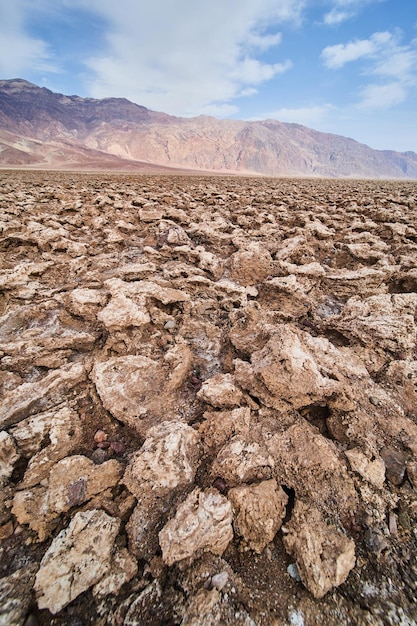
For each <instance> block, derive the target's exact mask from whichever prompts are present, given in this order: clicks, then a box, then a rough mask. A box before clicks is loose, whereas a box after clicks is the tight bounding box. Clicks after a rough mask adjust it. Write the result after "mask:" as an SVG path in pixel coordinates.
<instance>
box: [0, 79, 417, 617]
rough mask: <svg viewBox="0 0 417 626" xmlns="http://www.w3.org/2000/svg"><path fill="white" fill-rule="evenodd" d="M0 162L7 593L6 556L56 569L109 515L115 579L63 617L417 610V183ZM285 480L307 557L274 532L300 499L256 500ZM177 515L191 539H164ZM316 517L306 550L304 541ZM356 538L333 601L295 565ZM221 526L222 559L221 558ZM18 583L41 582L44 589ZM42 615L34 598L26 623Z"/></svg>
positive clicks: (13, 593) (328, 576) (104, 580)
mask: <svg viewBox="0 0 417 626" xmlns="http://www.w3.org/2000/svg"><path fill="white" fill-rule="evenodd" d="M0 82H1V81H0ZM19 84H20V83H19V81H17V82H15V81H13V89H17V90H19ZM42 93H43V92H42ZM45 94H46V95H47V92H45ZM45 94H44V95H45ZM71 106H77V105H76V103H74V102H72V105H71ZM106 106H113V107H114V106H115V107H116V108H117V109H118V111H120V107H122V108H123V107H126V106H127V105H126V103H123V102H117V103H116V102H113V101H111V99H110V101H109V102H108V103H107V104H106ZM39 110H42V111H45V109H44V108H43V107H40V108H39ZM138 112H139V113H140V115H141V116H143V119H142V120H141V125H142V126H143V125H144V126H146V127H148V126H149V124H148V123H147V122H146V119H147V116H149V112H146V110H142V108H140V107H139V109H138V108H137V107H136V108H135V111H134V113H135V114H137V113H138ZM112 115H113V113H112ZM152 115H153V114H152ZM111 119H113V117H112V118H111ZM148 121H149V119H148ZM109 123H110V124H112V123H113V122H109ZM151 126H152V124H151ZM181 132H182V131H181ZM6 139H7V138H6ZM6 139H5V138H4V137H3V139H2V141H6ZM194 140H195V141H197V140H196V139H193V141H194ZM8 141H10V137H9V138H8V139H7V141H6V144H7V142H8ZM31 141H32V140H31ZM6 144H5V145H6ZM7 145H8V144H7ZM31 145H32V144H31ZM42 145H43V144H42ZM96 147H97V146H96ZM37 149H38V150H40V144H39V145H38V148H37ZM170 150H172V146H170ZM5 153H6V154H7V153H8V149H7V148H6V149H5V150H4V151H3V152H1V155H5ZM44 156H45V158H47V155H46V153H45V155H44ZM73 156H74V158H76V157H75V155H73ZM255 156H256V159H258V160H259V159H260V158H262V154H261V152H259V151H258V152H257V154H256V155H255ZM77 158H78V157H77ZM245 158H248V156H247V157H245ZM410 158H411V157H410ZM130 166H131V165H130ZM130 166H129V167H130ZM45 167H47V164H45ZM95 167H96V165H95V166H94V168H95ZM143 167H145V166H143ZM68 168H70V169H71V168H72V162H70V161H69V162H68V163H67V169H68ZM0 178H1V181H2V194H1V197H0V208H1V211H0V213H1V218H0V233H1V237H0V262H1V264H2V277H1V279H0V286H2V289H1V293H0V335H1V340H0V393H1V394H2V402H1V409H0V432H1V433H2V434H1V439H0V441H2V442H3V444H4V445H6V448H7V450H9V448H8V446H9V444H10V442H12V443H13V446H12V448H13V450H12V451H11V456H9V453H7V455H6V458H5V459H4V463H5V464H4V465H3V468H6V470H5V473H6V475H7V478H5V479H4V483H3V485H2V489H0V581H3V582H5V581H8V582H7V584H8V587H7V588H8V590H9V591H8V594H9V596H10V598H21V597H22V594H21V592H20V590H19V589H18V585H19V581H18V578H19V577H18V576H17V577H16V578H13V575H14V572H15V571H16V570H22V569H25V568H26V567H27V566H28V565H31V564H33V565H34V568H35V569H36V570H37V569H39V563H40V561H41V560H42V558H43V557H44V555H45V553H46V551H47V549H48V546H49V545H50V544H51V542H53V541H57V535H59V534H60V531H61V530H62V528H65V527H66V528H67V530H68V527H69V526H70V525H71V524H72V523H73V521H74V520H77V519H79V518H78V517H77V516H78V515H79V513H80V512H82V513H83V514H85V513H87V512H88V511H92V510H93V511H99V512H100V515H101V514H105V515H107V516H111V518H113V519H114V520H117V521H115V522H114V523H115V524H119V523H120V525H121V533H120V536H118V537H117V539H116V540H115V542H114V544H113V547H112V549H111V557H110V559H105V561H106V565H105V566H104V565H103V568H102V569H103V570H104V569H105V570H106V572H105V573H103V576H102V577H101V578H100V580H95V581H94V582H92V583H91V585H90V588H89V591H88V590H86V592H83V593H80V595H79V596H78V597H77V599H76V600H75V601H74V602H73V603H72V605H71V606H68V607H63V608H62V609H61V610H59V611H58V614H57V615H56V616H55V617H51V618H50V619H52V620H53V621H54V622H55V621H56V622H57V624H58V623H59V624H61V623H62V624H63V623H64V622H65V623H67V622H68V623H69V622H71V624H72V623H73V622H74V624H75V623H76V622H77V623H78V622H79V621H80V620H81V621H82V622H86V623H87V622H88V623H90V622H91V623H97V624H101V623H112V624H115V625H118V624H123V623H124V626H129V625H130V626H133V625H134V624H145V623H146V624H148V623H149V624H151V623H154V622H155V623H172V624H176V623H181V621H183V622H184V620H188V621H189V622H190V623H196V624H200V623H201V622H203V620H204V621H206V622H207V623H211V622H214V623H222V624H225V626H226V625H227V626H228V625H229V624H240V623H242V624H252V623H254V624H262V625H263V624H265V626H274V625H275V624H278V623H279V624H281V623H283V624H284V623H285V624H287V622H288V623H289V624H292V623H294V624H295V623H297V624H301V623H302V622H303V623H305V624H310V623H311V624H316V623H318V622H319V623H320V624H321V625H322V626H333V623H334V621H335V620H336V621H337V623H338V625H339V624H340V626H348V625H349V624H351V623H352V622H354V623H355V624H356V623H357V624H361V625H363V626H365V625H366V626H370V624H372V626H376V625H377V626H380V625H381V624H382V623H383V622H384V624H385V623H386V624H387V626H397V624H399V623H406V622H407V623H408V622H413V621H415V606H414V605H415V602H414V601H413V598H414V595H415V589H414V586H413V583H414V580H415V577H416V572H415V571H414V569H413V568H414V561H413V559H412V556H413V554H414V552H415V545H414V544H415V536H414V534H413V528H414V526H415V524H416V523H417V509H416V506H415V493H416V461H417V424H416V419H415V413H416V412H415V407H416V401H417V365H416V364H417V361H416V349H415V331H416V327H415V326H416V322H415V310H416V294H417V260H416V259H417V243H416V242H417V222H416V215H417V212H416V207H417V204H416V193H415V191H416V190H415V184H414V183H410V182H406V181H404V182H398V181H397V182H395V181H385V180H378V181H366V180H363V181H357V180H355V181H354V180H347V179H344V180H342V181H335V180H319V179H315V180H313V179H310V180H302V179H297V180H296V181H295V180H290V179H286V180H284V179H282V178H277V179H266V178H265V179H257V178H254V177H251V178H242V177H229V178H222V177H212V178H209V177H206V176H199V175H197V174H196V175H194V176H192V177H185V176H180V175H178V176H160V175H158V176H148V175H146V174H141V175H140V176H137V175H136V174H135V175H133V174H129V173H115V174H109V173H106V174H100V173H99V172H95V173H91V171H89V172H86V173H75V172H65V173H64V172H58V171H56V172H50V171H41V170H36V171H34V170H33V171H23V170H22V171H17V170H15V171H12V170H8V171H7V172H4V173H3V174H0ZM122 310H123V311H124V312H123V311H122ZM122 312H123V315H122ZM139 312H140V314H139ZM142 322H145V323H142ZM113 368H114V369H113ZM0 448H1V445H0ZM15 455H20V456H19V458H17V457H16V456H15ZM2 462H3V461H2ZM0 466H1V463H0ZM122 467H124V468H126V471H125V473H124V477H123V476H122V475H121V468H122ZM384 467H385V474H384ZM384 476H385V479H384ZM272 484H274V485H275V484H276V485H279V486H280V487H277V490H278V493H281V492H280V491H279V490H280V488H283V489H284V491H285V493H286V494H288V498H289V503H288V505H287V517H289V518H291V514H292V510H291V508H292V506H293V502H294V501H295V511H296V512H297V511H300V510H301V509H300V507H304V508H303V509H302V511H303V512H302V514H301V513H299V514H298V518H299V519H298V521H297V515H295V514H294V513H293V520H292V522H289V523H288V524H287V523H286V522H285V523H284V531H285V528H286V527H287V526H289V528H290V531H291V528H292V526H291V525H293V526H294V528H295V530H294V531H291V532H289V533H287V534H289V535H292V536H293V537H294V541H295V544H294V545H297V550H298V552H299V555H298V552H297V556H296V557H290V556H289V557H288V559H287V558H285V555H284V545H283V535H285V532H284V531H283V530H281V529H280V530H278V532H276V533H275V536H274V531H275V526H272V527H271V525H270V520H271V519H272V520H275V524H276V523H277V522H276V520H280V519H281V513H280V514H278V512H279V511H281V510H282V509H283V506H284V505H282V507H281V509H280V504H279V498H278V497H277V498H276V500H277V501H276V502H275V496H273V495H271V497H269V498H268V497H267V495H265V494H264V489H265V487H264V486H265V485H272ZM126 485H128V487H129V488H127V486H126ZM269 489H271V488H270V487H269ZM194 490H197V492H194ZM258 491H262V493H260V494H259V493H258ZM191 493H194V495H191V496H190V494H191ZM236 493H238V494H242V493H244V496H242V497H241V499H240V500H239V506H240V509H239V512H238V507H237V498H235V499H236V502H233V503H232V500H233V497H234V494H236ZM267 493H269V491H268V492H267ZM271 493H272V489H271ZM274 493H275V494H276V493H277V491H276V490H274ZM210 494H211V495H210ZM254 494H255V495H254ZM208 495H210V498H208ZM281 496H282V493H281ZM207 498H208V499H209V500H210V499H214V500H215V501H216V502H217V505H216V506H214V505H213V506H211V505H210V506H208V505H207V502H206V500H207ZM191 500H192V502H191ZM200 500H201V501H200ZM187 502H188V504H186V503H187ZM274 503H275V504H274ZM181 507H185V509H184V508H183V509H182V508H181ZM181 510H183V513H181ZM207 510H208V512H207ZM177 511H178V513H177ZM216 512H219V513H221V515H222V516H223V517H222V519H221V520H216V519H215V515H216ZM243 512H245V514H244V515H243ZM177 515H178V516H179V518H177ZM294 515H295V517H294ZM222 520H223V521H222ZM303 520H304V521H305V523H304V522H303ZM112 523H113V522H112ZM164 528H165V529H166V528H168V529H169V528H171V530H172V533H171V534H172V536H173V540H172V542H171V543H170V542H169V541H168V539H167V537H165V543H163V539H162V540H161V545H160V544H159V534H160V533H162V535H161V537H164V534H163V533H164V530H163V529H164ZM271 528H272V529H271ZM281 528H282V527H281ZM232 529H234V532H235V540H234V541H233V540H231V539H229V537H231V530H232ZM299 531H300V532H299ZM307 531H309V532H313V531H314V532H313V536H314V542H312V543H308V542H307V541H305V543H304V544H303V543H302V541H301V539H302V538H303V536H307V534H308V533H307ZM170 532H171V531H170ZM210 533H212V534H210ZM303 533H304V535H303ZM334 533H336V535H335V534H334ZM340 537H343V538H344V540H346V541H348V542H350V541H351V540H350V539H347V537H349V538H350V537H351V538H352V540H353V541H354V542H355V544H356V552H357V554H358V555H359V556H358V563H357V565H356V566H355V567H354V568H353V571H352V572H351V575H350V576H348V578H347V579H346V581H345V583H344V584H343V585H342V587H339V588H338V587H336V586H333V588H332V589H333V590H332V592H331V593H327V594H326V595H325V596H324V597H323V598H321V599H316V598H315V597H314V596H313V595H312V594H311V593H310V592H309V591H308V590H307V589H306V590H303V589H301V588H300V585H299V581H298V580H297V579H296V578H292V577H291V575H289V573H288V570H287V566H288V564H289V563H290V564H291V565H292V566H293V567H292V568H291V572H292V573H293V574H294V573H295V572H298V567H297V565H296V564H295V562H294V561H295V560H297V562H298V564H299V565H300V570H301V569H302V568H301V563H302V562H303V558H302V556H303V555H302V553H305V555H306V559H307V561H306V563H307V564H306V566H305V570H306V571H308V572H310V573H311V572H312V571H313V570H314V567H316V565H317V568H318V569H317V571H318V572H319V574H318V580H319V581H323V580H324V581H325V582H326V581H327V582H326V584H325V585H324V586H326V585H327V584H328V583H329V581H330V582H331V584H332V585H334V584H336V583H337V581H338V575H337V574H336V573H335V571H334V570H335V568H336V565H337V562H338V555H339V556H340V554H342V555H343V554H346V551H344V547H343V545H342V544H343V541H342V543H340ZM336 538H337V539H336ZM297 539H298V540H299V541H300V543H299V544H297ZM95 540H97V541H99V542H100V532H97V537H96V536H95V537H94V541H95ZM227 540H228V541H229V543H228V544H227ZM266 540H268V541H269V543H268V544H267V545H266V546H265V547H264V548H263V545H264V543H265V541H266ZM89 541H90V539H89ZM91 541H93V539H91ZM77 543H79V542H77V541H75V543H74V545H73V546H72V547H71V548H69V549H68V550H67V551H66V552H65V553H64V556H63V558H66V557H67V555H69V554H75V552H74V551H75V550H76V544H77ZM110 543H111V541H109V544H110ZM162 544H163V547H164V549H163V551H162V552H161V546H162ZM226 544H227V549H225V552H224V553H223V556H224V558H225V559H227V562H226V560H223V559H222V558H221V557H220V556H218V555H216V554H213V551H214V552H216V551H218V552H221V551H222V550H223V549H224V546H225V545H226ZM350 545H351V544H349V546H350ZM349 546H348V549H347V553H349V550H350V547H349ZM262 548H263V549H262ZM316 548H317V550H316ZM106 549H107V548H106ZM183 549H184V550H185V551H186V556H185V557H184V558H183V552H182V550H183ZM126 550H127V552H128V553H129V557H128V556H127V552H126ZM187 550H190V552H187ZM212 550H213V551H212ZM314 550H316V552H314ZM89 551H90V548H88V549H87V552H86V554H85V555H81V556H80V557H78V556H77V557H76V558H77V559H78V558H79V559H80V562H81V563H84V562H87V557H88V553H89ZM312 551H313V552H314V554H319V553H320V552H321V551H322V552H323V554H324V553H325V554H330V557H329V560H328V561H327V560H326V559H327V557H325V559H324V561H323V562H322V561H321V560H320V561H319V559H318V558H317V559H316V557H315V556H314V555H313V556H312ZM326 551H327V552H326ZM162 555H163V556H164V558H165V557H166V559H167V561H166V562H164V560H163V558H162ZM333 557H334V558H333ZM84 558H85V559H86V561H83V559H84ZM94 559H95V557H94ZM97 559H98V560H99V561H100V559H99V557H97ZM177 559H178V560H177ZM330 561H331V563H333V565H332V564H331V563H330ZM342 561H343V558H342ZM57 562H58V559H57V561H56V563H57ZM100 562H101V561H100ZM135 562H136V564H137V567H138V570H137V575H134V574H133V572H134V570H135ZM94 563H95V561H94V560H93V561H92V565H91V567H90V564H87V565H86V568H85V570H86V571H84V570H83V572H82V576H84V575H85V574H86V572H88V570H89V569H90V570H91V571H92V570H94V569H95V567H96V566H95V565H94ZM168 563H169V564H168ZM171 563H172V565H171ZM313 564H316V565H314V567H313ZM375 564H377V566H378V567H377V568H376V567H374V566H375ZM307 566H308V567H307ZM332 568H333V569H332ZM68 569H71V568H70V567H69V568H68ZM342 569H343V568H342ZM314 571H316V570H314ZM65 576H66V574H65V575H64V580H65ZM79 576H80V575H79V574H78V573H77V575H76V576H74V581H75V580H78V579H79ZM131 576H133V578H130V577H131ZM55 578H56V580H55V579H54V584H56V585H58V584H59V576H56V577H55ZM311 578H314V577H313V576H312V577H311ZM306 580H308V576H307V577H306V574H304V581H306ZM152 581H153V582H152ZM386 581H389V584H388V583H387V582H386ZM9 583H10V584H9ZM65 584H66V583H65ZM320 584H321V583H320ZM23 586H24V588H25V594H26V595H25V599H26V598H32V600H33V597H34V596H33V584H32V581H29V582H28V584H27V586H26V585H23ZM322 591H323V588H322V587H320V590H319V593H322ZM212 592H213V593H212ZM42 593H43V592H42ZM57 595H59V594H57ZM48 603H49V600H48ZM23 604H24V601H23V600H22V606H23ZM25 606H26V605H25ZM51 606H52V604H51ZM242 607H245V610H244V609H243V608H242ZM31 611H32V612H31ZM30 612H31V613H30ZM48 615H49V613H48V611H47V610H45V611H43V610H42V611H38V610H37V609H36V610H32V607H31V606H29V607H27V610H26V613H25V615H23V617H21V618H19V619H20V621H21V626H23V625H24V622H25V620H26V619H27V618H28V619H29V621H33V620H35V619H37V620H38V621H40V622H42V623H43V622H44V621H45V620H46V622H48V619H49V618H48ZM50 619H49V621H50ZM46 622H45V623H46ZM48 623H49V622H48ZM25 626H29V623H28V624H26V625H25Z"/></svg>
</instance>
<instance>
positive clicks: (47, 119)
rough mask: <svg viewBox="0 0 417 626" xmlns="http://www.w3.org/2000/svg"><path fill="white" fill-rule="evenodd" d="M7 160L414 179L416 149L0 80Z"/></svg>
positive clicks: (2, 151) (4, 163)
mask: <svg viewBox="0 0 417 626" xmlns="http://www.w3.org/2000/svg"><path fill="white" fill-rule="evenodd" d="M0 166H1V167H15V166H19V167H41V168H62V169H90V168H94V169H96V168H97V169H112V170H114V169H120V170H144V169H145V170H152V169H156V170H163V169H167V168H169V169H171V168H177V169H181V170H203V171H206V172H207V171H216V172H223V173H236V172H241V173H251V174H264V175H267V176H328V177H343V176H346V177H366V178H417V154H415V153H414V152H405V153H402V152H395V151H390V150H389V151H388V150H384V151H382V150H373V149H371V148H369V147H368V146H366V145H364V144H360V143H358V142H357V141H354V140H353V139H348V138H346V137H341V136H339V135H331V134H327V133H320V132H318V131H315V130H312V129H310V128H306V127H305V126H301V125H299V124H286V123H282V122H278V121H275V120H266V121H259V122H245V121H237V120H219V119H216V118H213V117H206V116H199V117H194V118H179V117H174V116H171V115H167V114H165V113H157V112H155V111H150V110H149V109H146V108H145V107H143V106H139V105H137V104H134V103H132V102H129V100H126V99H124V98H106V99H103V100H95V99H93V98H80V97H78V96H65V95H62V94H57V93H53V92H52V91H50V90H49V89H46V88H44V87H42V88H41V87H38V86H36V85H33V84H32V83H29V82H27V81H24V80H21V79H15V80H3V81H0Z"/></svg>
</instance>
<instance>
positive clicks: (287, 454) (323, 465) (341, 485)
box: [266, 420, 358, 516]
mask: <svg viewBox="0 0 417 626" xmlns="http://www.w3.org/2000/svg"><path fill="white" fill-rule="evenodd" d="M266 443H267V446H268V451H269V454H270V455H271V457H272V458H273V462H274V476H275V478H276V479H277V481H278V483H280V484H282V485H287V486H288V487H292V488H293V489H294V490H295V492H296V495H297V496H299V497H301V498H303V499H309V500H310V499H311V500H312V501H313V502H315V503H316V506H317V507H319V508H322V509H327V508H328V507H329V506H330V503H331V509H332V512H333V514H336V513H339V514H341V515H342V516H345V515H350V514H351V513H352V511H354V510H355V509H356V507H357V504H358V498H357V495H356V490H355V486H354V483H353V480H352V479H351V478H350V476H349V474H348V471H347V469H346V465H345V463H344V461H343V457H341V456H339V454H338V451H337V448H336V446H335V445H334V444H333V443H332V442H331V441H329V440H328V439H326V437H324V436H323V435H321V434H320V433H319V432H318V431H317V430H316V429H315V428H313V427H312V426H310V425H309V424H308V423H307V422H305V421H304V420H303V421H300V422H297V423H296V424H294V425H293V426H291V427H290V428H288V429H287V430H286V431H285V432H283V433H277V434H276V435H274V436H273V437H271V438H269V439H268V440H267V442H266Z"/></svg>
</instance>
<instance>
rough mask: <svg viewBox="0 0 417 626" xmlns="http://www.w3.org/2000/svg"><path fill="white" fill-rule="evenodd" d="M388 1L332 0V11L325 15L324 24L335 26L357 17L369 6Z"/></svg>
mask: <svg viewBox="0 0 417 626" xmlns="http://www.w3.org/2000/svg"><path fill="white" fill-rule="evenodd" d="M385 1H386V0H332V2H331V8H330V11H328V12H327V13H325V14H324V17H323V23H324V24H326V25H327V26H335V25H337V24H341V23H342V22H345V21H346V20H348V19H350V18H352V17H355V16H356V15H358V13H360V11H362V10H363V9H364V8H365V7H366V6H367V5H369V4H376V3H380V2H385Z"/></svg>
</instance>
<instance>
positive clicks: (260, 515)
mask: <svg viewBox="0 0 417 626" xmlns="http://www.w3.org/2000/svg"><path fill="white" fill-rule="evenodd" d="M227 497H228V498H229V500H230V501H231V503H232V506H233V512H234V520H233V524H234V527H235V530H236V531H237V533H238V534H239V535H241V536H242V537H243V538H244V539H245V541H246V542H247V544H248V546H249V547H250V548H251V549H252V550H255V552H257V553H258V554H260V553H261V552H262V550H263V549H264V548H265V546H266V545H267V544H268V543H269V542H270V541H272V540H273V539H274V537H275V534H276V532H277V531H278V530H279V529H280V527H281V524H282V520H283V519H284V517H285V512H286V508H285V507H286V505H287V502H288V496H287V494H286V493H285V492H284V490H283V489H282V488H281V487H279V486H278V484H277V482H276V480H274V479H272V480H266V481H263V482H261V483H258V484H254V485H240V486H239V487H234V488H233V489H230V491H229V493H228V494H227Z"/></svg>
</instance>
